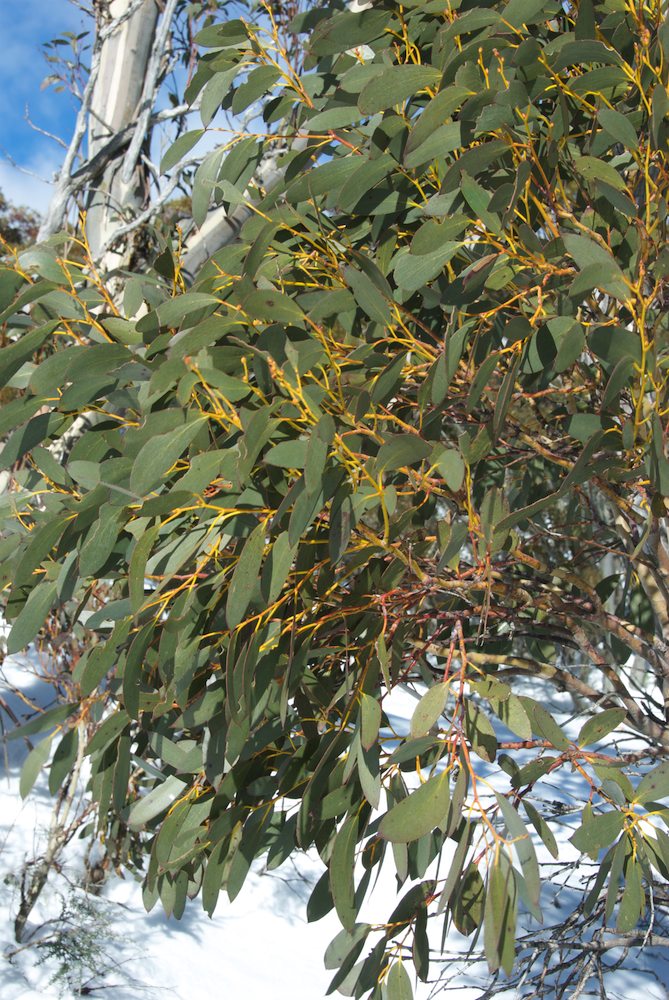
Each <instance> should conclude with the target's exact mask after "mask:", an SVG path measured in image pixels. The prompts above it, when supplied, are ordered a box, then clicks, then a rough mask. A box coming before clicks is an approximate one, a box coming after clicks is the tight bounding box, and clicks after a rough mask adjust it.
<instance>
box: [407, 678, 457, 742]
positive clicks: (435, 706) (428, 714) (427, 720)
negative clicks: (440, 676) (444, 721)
mask: <svg viewBox="0 0 669 1000" xmlns="http://www.w3.org/2000/svg"><path fill="white" fill-rule="evenodd" d="M448 695H449V686H448V684H435V685H434V687H431V688H428V689H427V691H426V692H425V694H424V695H423V696H422V698H421V699H420V701H419V702H418V704H417V705H416V707H415V709H414V711H413V715H412V716H411V736H412V738H413V739H417V738H418V737H420V736H426V735H427V733H428V732H429V731H430V730H431V729H432V726H434V724H435V723H436V722H437V720H438V719H439V717H440V716H441V714H442V712H443V711H444V706H445V704H446V700H447V698H448Z"/></svg>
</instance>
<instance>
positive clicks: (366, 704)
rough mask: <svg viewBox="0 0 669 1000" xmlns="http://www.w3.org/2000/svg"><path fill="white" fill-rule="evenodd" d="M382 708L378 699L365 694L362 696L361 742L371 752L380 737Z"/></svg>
mask: <svg viewBox="0 0 669 1000" xmlns="http://www.w3.org/2000/svg"><path fill="white" fill-rule="evenodd" d="M380 725H381V706H380V705H379V703H378V701H377V700H376V698H372V697H371V696H370V695H368V694H365V693H364V692H363V693H362V694H361V695H360V742H361V743H362V745H363V747H364V748H365V750H369V748H370V747H371V746H373V745H374V744H375V743H376V741H377V739H378V737H379V726H380Z"/></svg>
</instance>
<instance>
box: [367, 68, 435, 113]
mask: <svg viewBox="0 0 669 1000" xmlns="http://www.w3.org/2000/svg"><path fill="white" fill-rule="evenodd" d="M440 76H441V73H440V71H439V70H438V69H437V68H436V67H434V66H410V65H409V66H392V67H391V68H389V69H387V70H384V72H383V73H381V74H380V76H376V77H374V79H373V80H371V81H370V82H369V83H368V84H367V86H366V87H363V89H362V92H361V94H360V98H359V99H358V107H359V108H360V110H361V111H362V112H363V114H366V115H373V114H376V112H377V111H385V109H386V108H392V107H393V106H394V105H395V104H401V103H402V102H403V101H405V100H406V99H407V98H408V97H412V96H413V95H414V94H416V93H417V92H418V91H420V90H423V89H424V88H425V87H429V86H431V85H434V84H436V83H438V82H439V78H440Z"/></svg>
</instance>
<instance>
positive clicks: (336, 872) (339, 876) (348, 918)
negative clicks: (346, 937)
mask: <svg viewBox="0 0 669 1000" xmlns="http://www.w3.org/2000/svg"><path fill="white" fill-rule="evenodd" d="M357 838H358V819H357V817H356V816H352V817H350V818H349V819H347V820H346V822H345V823H344V825H343V826H342V828H341V830H339V832H338V833H337V835H336V837H335V841H334V846H333V848H332V856H331V857H330V865H329V868H330V889H331V890H332V898H333V899H334V904H335V909H336V911H337V916H338V917H339V919H340V920H341V922H342V925H343V926H344V928H345V929H346V930H347V931H349V932H351V931H352V930H353V928H354V926H355V914H356V909H355V884H354V881H353V874H354V869H355V845H356V843H357Z"/></svg>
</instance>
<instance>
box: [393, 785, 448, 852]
mask: <svg viewBox="0 0 669 1000" xmlns="http://www.w3.org/2000/svg"><path fill="white" fill-rule="evenodd" d="M449 802H450V791H449V775H448V773H447V772H446V771H442V772H441V774H437V775H434V777H432V778H428V780H427V781H426V782H425V783H424V784H422V785H420V787H419V788H417V789H416V790H415V791H413V792H412V793H411V794H410V795H408V796H407V797H406V798H405V799H402V800H401V802H397V803H396V804H395V805H394V806H393V807H392V809H391V810H390V811H389V812H387V813H386V815H385V816H384V817H383V819H382V820H381V825H380V827H379V833H380V835H381V836H382V837H384V838H385V840H389V841H391V843H393V844H409V843H411V842H412V841H414V840H418V839H419V838H420V837H424V836H425V834H427V833H431V832H432V830H434V828H435V827H436V826H439V824H440V823H441V822H442V821H443V820H444V819H445V817H446V813H447V812H448V805H449Z"/></svg>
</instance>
